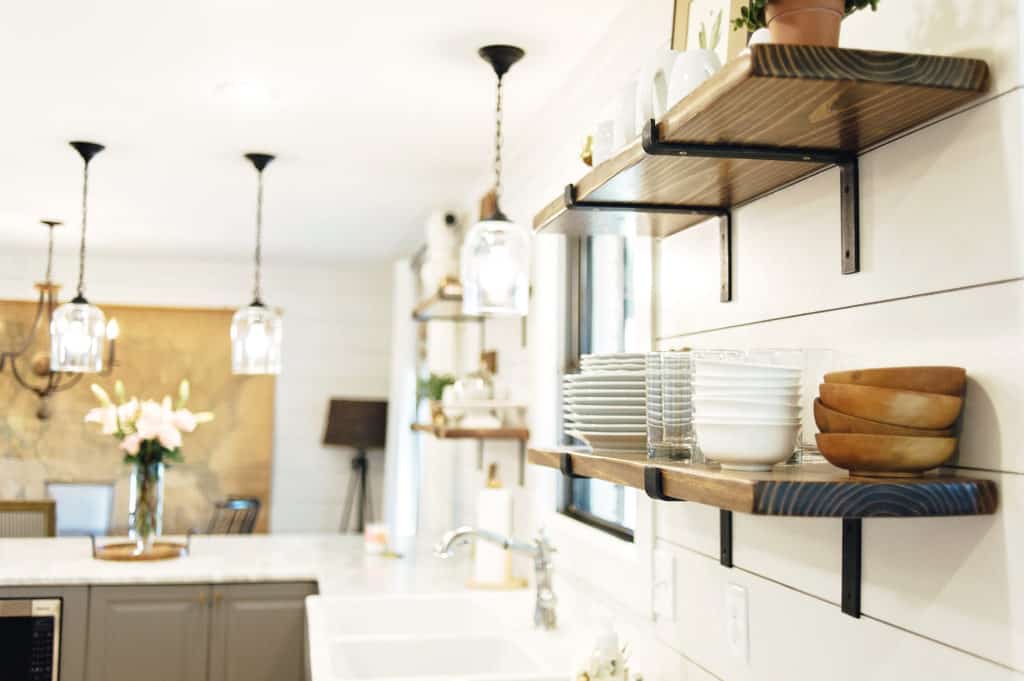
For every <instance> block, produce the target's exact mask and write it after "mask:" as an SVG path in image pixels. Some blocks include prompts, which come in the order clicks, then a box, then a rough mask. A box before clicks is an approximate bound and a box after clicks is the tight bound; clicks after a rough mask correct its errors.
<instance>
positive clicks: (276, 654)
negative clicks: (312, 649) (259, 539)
mask: <svg viewBox="0 0 1024 681" xmlns="http://www.w3.org/2000/svg"><path fill="white" fill-rule="evenodd" d="M314 593H316V585H315V584H311V583H300V584H295V583H287V584H217V585H212V586H211V585H209V584H195V585H175V586H96V587H92V589H91V595H90V601H89V617H88V621H89V632H88V650H87V653H86V657H87V666H86V669H87V674H86V676H85V679H84V680H83V678H82V675H81V673H79V675H78V677H74V676H62V677H61V678H62V681H64V680H65V679H70V680H71V681H139V679H145V680H146V681H302V679H303V678H304V677H305V656H306V640H305V636H306V610H305V606H306V604H305V598H306V596H308V595H310V594H314ZM83 633H84V632H83ZM82 638H83V640H84V638H85V637H84V636H83V637H82ZM62 669H63V667H62Z"/></svg>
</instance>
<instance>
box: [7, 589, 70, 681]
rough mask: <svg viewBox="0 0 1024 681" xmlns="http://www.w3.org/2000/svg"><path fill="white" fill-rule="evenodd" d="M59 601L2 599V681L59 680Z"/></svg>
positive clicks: (53, 599)
mask: <svg viewBox="0 0 1024 681" xmlns="http://www.w3.org/2000/svg"><path fill="white" fill-rule="evenodd" d="M61 605H62V601H61V599H59V598H0V679H24V681H57V679H58V677H59V673H58V670H59V669H60V615H61Z"/></svg>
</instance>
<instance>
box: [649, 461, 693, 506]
mask: <svg viewBox="0 0 1024 681" xmlns="http://www.w3.org/2000/svg"><path fill="white" fill-rule="evenodd" d="M644 492H646V493H647V496H648V497H650V498H651V499H654V500H655V501H686V500H685V499H676V498H674V497H669V496H666V495H665V488H664V480H663V478H662V475H661V469H660V468H658V467H657V466H644Z"/></svg>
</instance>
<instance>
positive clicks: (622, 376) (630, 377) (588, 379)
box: [565, 371, 644, 383]
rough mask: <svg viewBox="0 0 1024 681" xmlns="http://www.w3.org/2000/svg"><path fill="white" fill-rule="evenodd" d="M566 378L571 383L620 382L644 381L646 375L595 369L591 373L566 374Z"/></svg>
mask: <svg viewBox="0 0 1024 681" xmlns="http://www.w3.org/2000/svg"><path fill="white" fill-rule="evenodd" d="M565 380H566V381H569V382H570V383H593V382H594V381H604V382H619V381H626V382H629V381H639V382H640V383H643V382H644V376H642V375H640V374H636V373H621V372H619V373H616V372H613V371H595V372H594V373H589V374H566V375H565Z"/></svg>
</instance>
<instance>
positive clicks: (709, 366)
mask: <svg viewBox="0 0 1024 681" xmlns="http://www.w3.org/2000/svg"><path fill="white" fill-rule="evenodd" d="M693 365H694V367H695V368H696V373H697V375H698V376H736V377H738V378H740V377H744V378H775V377H782V376H786V377H792V378H797V379H799V378H800V374H801V372H802V369H800V368H799V367H786V366H781V365H777V364H757V363H751V362H736V361H729V360H717V359H696V360H694V362H693Z"/></svg>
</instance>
